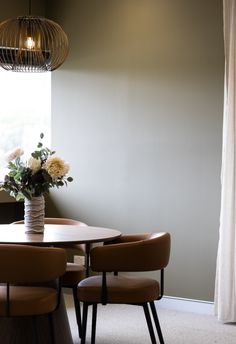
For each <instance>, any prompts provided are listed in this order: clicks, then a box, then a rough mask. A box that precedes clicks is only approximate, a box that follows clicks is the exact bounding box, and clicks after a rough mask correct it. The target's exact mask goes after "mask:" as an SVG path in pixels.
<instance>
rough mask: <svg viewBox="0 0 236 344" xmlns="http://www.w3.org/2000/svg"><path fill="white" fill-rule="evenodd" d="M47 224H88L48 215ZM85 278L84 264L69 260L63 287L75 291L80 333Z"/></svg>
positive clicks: (22, 221) (74, 247) (82, 248)
mask: <svg viewBox="0 0 236 344" xmlns="http://www.w3.org/2000/svg"><path fill="white" fill-rule="evenodd" d="M23 223H24V220H20V221H16V222H13V223H12V224H23ZM44 223H45V224H61V225H76V226H87V225H86V224H85V223H83V222H80V221H77V220H73V219H66V218H59V217H46V218H45V219H44ZM58 247H61V248H72V249H77V250H78V251H79V252H80V253H81V252H82V253H83V254H85V252H86V248H85V245H83V244H81V245H75V244H73V245H71V246H68V245H67V246H66V245H63V244H61V245H58ZM83 278H85V268H84V266H82V265H79V264H75V263H70V262H67V265H66V272H65V274H64V275H63V276H62V287H63V288H71V289H72V291H73V298H74V304H75V312H76V320H77V324H78V329H79V335H80V330H81V313H80V305H79V302H78V298H77V285H78V283H79V282H80V281H81V280H82V279H83Z"/></svg>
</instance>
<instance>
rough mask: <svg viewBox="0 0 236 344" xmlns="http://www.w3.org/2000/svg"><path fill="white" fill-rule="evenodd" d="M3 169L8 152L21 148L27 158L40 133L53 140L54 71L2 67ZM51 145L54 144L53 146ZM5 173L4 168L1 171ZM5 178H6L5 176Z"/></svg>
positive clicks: (0, 127) (0, 126)
mask: <svg viewBox="0 0 236 344" xmlns="http://www.w3.org/2000/svg"><path fill="white" fill-rule="evenodd" d="M0 95H1V96H0V97H1V106H0V169H1V170H2V169H3V168H4V167H5V166H6V162H5V154H6V153H7V152H8V151H10V150H12V149H14V148H16V147H21V148H23V150H24V151H25V154H24V156H25V159H28V157H29V155H30V153H31V152H32V151H33V150H34V148H35V147H36V145H37V143H38V141H39V136H40V133H41V132H43V133H44V134H45V137H44V140H43V143H44V144H45V145H46V146H50V143H51V137H50V132H51V73H14V72H9V71H5V70H0ZM49 148H50V147H49ZM1 172H2V173H3V171H0V174H1ZM1 179H2V178H1Z"/></svg>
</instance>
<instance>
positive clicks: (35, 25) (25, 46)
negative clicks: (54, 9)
mask: <svg viewBox="0 0 236 344" xmlns="http://www.w3.org/2000/svg"><path fill="white" fill-rule="evenodd" d="M67 54H68V39H67V36H66V34H65V32H64V31H63V30H62V28H61V27H60V25H58V24H57V23H55V22H53V21H52V20H49V19H46V18H43V17H38V16H32V15H31V1H29V15H28V16H21V17H17V18H12V19H8V20H6V21H4V22H2V23H1V24H0V66H1V67H2V68H4V69H6V70H11V71H14V72H47V71H53V70H55V69H57V68H58V67H60V66H61V64H62V63H63V62H64V61H65V59H66V57H67Z"/></svg>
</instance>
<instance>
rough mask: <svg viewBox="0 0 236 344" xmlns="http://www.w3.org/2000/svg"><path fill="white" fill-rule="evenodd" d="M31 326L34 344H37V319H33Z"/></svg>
mask: <svg viewBox="0 0 236 344" xmlns="http://www.w3.org/2000/svg"><path fill="white" fill-rule="evenodd" d="M33 326H34V336H35V344H39V339H38V329H37V318H36V317H33Z"/></svg>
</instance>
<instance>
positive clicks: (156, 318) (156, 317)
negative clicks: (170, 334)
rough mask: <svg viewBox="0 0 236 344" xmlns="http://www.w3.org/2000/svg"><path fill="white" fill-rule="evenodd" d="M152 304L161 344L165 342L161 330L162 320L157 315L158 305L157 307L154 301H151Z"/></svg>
mask: <svg viewBox="0 0 236 344" xmlns="http://www.w3.org/2000/svg"><path fill="white" fill-rule="evenodd" d="M150 306H151V310H152V316H153V319H154V322H155V325H156V329H157V333H158V337H159V341H160V344H165V343H164V339H163V335H162V331H161V326H160V322H159V319H158V316H157V311H156V307H155V303H154V302H153V301H152V302H150Z"/></svg>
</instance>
